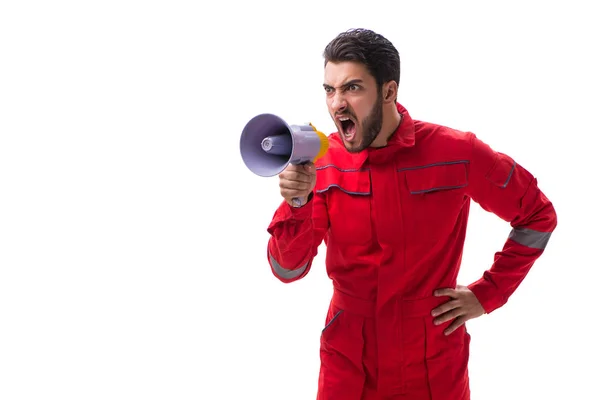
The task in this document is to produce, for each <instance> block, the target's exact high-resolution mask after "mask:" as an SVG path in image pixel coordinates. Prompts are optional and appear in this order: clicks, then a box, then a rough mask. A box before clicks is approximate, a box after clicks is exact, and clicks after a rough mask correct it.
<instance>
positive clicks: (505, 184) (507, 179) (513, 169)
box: [502, 161, 517, 189]
mask: <svg viewBox="0 0 600 400" xmlns="http://www.w3.org/2000/svg"><path fill="white" fill-rule="evenodd" d="M516 166H517V162H516V161H515V162H513V166H512V168H511V169H510V172H509V173H508V178H506V182H504V185H502V189H504V188H505V187H507V186H508V182H510V178H512V176H513V172H515V167H516Z"/></svg>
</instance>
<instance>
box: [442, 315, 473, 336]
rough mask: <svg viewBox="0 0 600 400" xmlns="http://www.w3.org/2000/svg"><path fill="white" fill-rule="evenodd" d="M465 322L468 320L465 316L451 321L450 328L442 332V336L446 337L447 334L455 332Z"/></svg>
mask: <svg viewBox="0 0 600 400" xmlns="http://www.w3.org/2000/svg"><path fill="white" fill-rule="evenodd" d="M467 320H468V318H467V316H466V315H462V316H460V317H458V318H456V319H455V320H454V321H452V323H451V324H450V326H449V327H448V328H446V329H445V330H444V335H446V336H448V335H449V334H451V333H452V332H454V331H455V330H457V329H458V328H459V327H460V326H461V325H462V324H464V323H465V322H467Z"/></svg>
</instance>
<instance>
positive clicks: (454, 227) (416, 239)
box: [267, 104, 556, 400]
mask: <svg viewBox="0 0 600 400" xmlns="http://www.w3.org/2000/svg"><path fill="white" fill-rule="evenodd" d="M397 108H398V111H399V112H400V113H401V114H402V121H401V123H400V125H399V127H398V129H397V130H396V131H395V133H394V134H393V136H392V137H391V139H390V140H389V142H388V145H387V146H386V147H383V148H378V149H375V148H368V149H366V150H363V151H362V152H360V153H356V154H351V153H349V152H347V151H346V149H345V148H344V145H343V144H342V142H341V140H340V139H339V136H338V135H337V133H335V134H331V135H330V136H329V143H330V147H329V150H328V152H327V154H326V155H325V156H323V157H322V158H320V159H319V160H318V161H317V163H316V166H317V183H316V187H315V189H314V191H313V193H311V196H310V200H309V202H308V203H307V204H306V205H304V206H303V207H300V208H293V207H290V206H289V205H288V204H287V203H285V202H282V203H281V205H280V206H279V207H278V209H277V210H276V212H275V214H274V216H273V219H272V221H271V223H270V224H269V226H268V232H269V233H270V234H271V236H270V239H269V242H268V251H267V253H268V254H267V257H268V262H269V264H270V266H271V270H272V272H273V274H274V275H275V276H276V277H277V278H278V279H279V280H281V281H282V282H285V283H290V282H293V281H296V280H298V279H301V278H302V277H304V276H305V275H306V274H307V273H308V272H309V270H310V268H311V264H312V261H313V259H314V257H315V256H316V254H317V248H318V246H319V245H320V244H321V243H322V241H323V240H324V241H325V244H326V247H327V254H326V261H325V262H326V268H327V274H328V276H329V277H330V278H331V280H332V282H333V289H334V291H333V296H332V299H331V303H330V305H329V310H328V313H327V318H326V321H325V327H324V329H323V331H322V334H321V348H320V355H321V369H320V375H319V380H318V396H317V398H318V399H319V400H371V399H381V400H383V399H405V400H421V399H423V400H425V399H428V400H467V399H469V398H470V389H469V377H468V369H467V363H468V359H469V344H470V336H469V333H468V332H467V331H466V327H465V325H464V324H463V325H462V326H461V327H460V328H459V329H457V330H456V331H454V332H453V333H452V334H450V335H448V336H446V335H444V334H443V330H444V329H445V328H447V327H448V325H449V324H450V322H447V323H444V324H441V325H439V326H435V325H434V324H433V317H432V316H431V311H432V310H433V309H434V308H435V307H436V306H437V305H439V304H441V303H444V302H446V301H448V300H449V298H448V297H435V296H433V292H434V290H436V289H438V288H444V287H452V288H453V287H456V284H457V275H458V272H459V267H460V263H461V256H462V252H463V245H464V241H465V233H466V229H467V218H468V214H469V206H470V200H473V201H475V202H476V203H478V204H479V205H480V206H481V207H483V209H485V210H487V211H490V212H493V213H494V214H496V215H497V216H498V217H500V218H502V219H503V220H505V221H507V222H509V223H510V225H511V227H512V230H511V232H510V234H509V236H508V237H507V240H506V242H505V243H504V247H503V249H502V250H501V251H499V252H498V253H496V255H495V259H494V263H493V264H492V265H491V267H490V268H489V269H488V270H487V271H485V272H484V273H483V276H482V277H481V279H479V280H478V281H476V282H474V283H472V284H471V285H469V288H470V289H471V290H472V291H473V293H474V294H475V296H476V297H477V298H478V300H479V301H480V303H481V305H482V306H483V308H484V309H485V311H486V312H487V313H490V312H492V311H493V310H495V309H497V308H498V307H501V306H502V305H503V304H504V303H506V301H507V300H508V298H509V296H510V295H511V294H512V293H513V292H514V291H515V289H516V288H517V287H518V286H519V284H520V282H521V281H522V280H523V278H524V277H525V276H526V274H527V273H528V271H529V270H530V268H531V266H532V265H533V263H534V262H535V260H536V259H537V258H538V257H540V255H541V254H542V252H543V251H544V248H545V246H546V244H547V242H548V239H549V237H550V235H551V232H552V231H553V230H554V229H555V227H556V213H555V210H554V207H553V205H552V203H551V202H550V201H549V200H548V198H547V197H546V196H545V195H544V194H543V193H542V192H541V191H540V189H539V188H538V186H537V180H536V179H535V178H534V176H532V174H531V173H530V172H528V171H527V170H526V169H525V168H523V167H522V166H521V165H520V164H518V163H517V162H515V161H514V160H513V159H512V158H511V157H510V156H508V155H506V154H503V153H500V152H497V151H494V150H493V149H491V148H490V147H489V146H488V145H487V144H485V143H483V142H482V141H480V140H479V139H478V138H477V137H476V136H475V135H474V134H473V133H470V132H460V131H457V130H454V129H450V128H448V127H444V126H439V125H435V124H431V123H427V122H421V121H417V120H413V119H412V118H411V117H410V115H409V113H408V112H407V110H406V109H405V108H404V107H403V106H402V105H400V104H397Z"/></svg>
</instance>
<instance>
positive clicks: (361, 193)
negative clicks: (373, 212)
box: [316, 183, 371, 196]
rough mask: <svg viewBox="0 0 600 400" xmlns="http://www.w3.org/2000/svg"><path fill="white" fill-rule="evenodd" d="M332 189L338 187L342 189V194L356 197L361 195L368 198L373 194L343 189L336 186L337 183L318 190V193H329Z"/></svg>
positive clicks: (338, 186) (339, 187)
mask: <svg viewBox="0 0 600 400" xmlns="http://www.w3.org/2000/svg"><path fill="white" fill-rule="evenodd" d="M332 187H336V188H338V189H340V190H341V191H342V192H344V193H348V194H356V195H361V196H368V195H370V194H371V192H351V191H349V190H346V189H344V188H342V187H341V186H340V185H336V184H335V183H332V184H331V185H329V186H327V187H326V188H325V189H320V190H316V192H317V193H323V192H326V191H328V190H329V189H331V188H332Z"/></svg>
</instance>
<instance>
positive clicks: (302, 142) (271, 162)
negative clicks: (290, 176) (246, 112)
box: [240, 113, 329, 204]
mask: <svg viewBox="0 0 600 400" xmlns="http://www.w3.org/2000/svg"><path fill="white" fill-rule="evenodd" d="M328 148H329V141H328V139H327V136H325V134H324V133H322V132H319V131H318V130H317V129H316V128H315V127H314V126H313V125H312V124H311V123H307V124H302V125H288V124H287V123H286V122H285V121H284V120H283V119H282V118H280V117H278V116H277V115H274V114H268V113H265V114H259V115H257V116H255V117H254V118H252V119H251V120H250V121H248V123H247V124H246V126H245V127H244V130H243V131H242V137H241V139H240V151H241V153H242V159H243V160H244V164H246V167H248V169H249V170H250V171H252V172H253V173H254V174H256V175H259V176H263V177H266V176H274V175H277V174H279V173H280V172H282V171H283V170H284V169H285V168H286V167H287V166H288V165H289V164H296V165H297V164H303V163H306V162H309V161H313V162H314V161H316V160H317V159H318V158H320V157H322V156H323V155H324V154H325V153H326V152H327V150H328ZM293 202H294V203H295V204H299V203H298V202H299V199H294V200H293Z"/></svg>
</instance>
